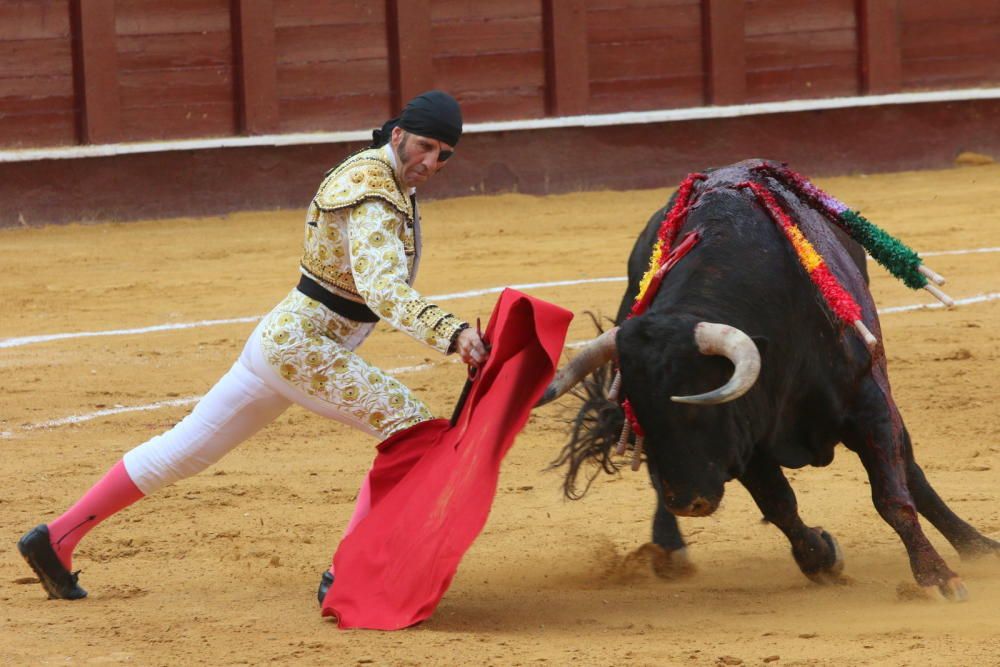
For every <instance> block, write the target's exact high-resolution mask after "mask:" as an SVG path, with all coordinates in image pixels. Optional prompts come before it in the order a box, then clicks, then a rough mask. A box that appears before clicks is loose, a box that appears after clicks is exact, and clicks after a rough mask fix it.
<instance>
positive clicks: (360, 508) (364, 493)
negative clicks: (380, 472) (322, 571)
mask: <svg viewBox="0 0 1000 667" xmlns="http://www.w3.org/2000/svg"><path fill="white" fill-rule="evenodd" d="M371 475H372V473H371V471H370V470H369V471H368V474H367V475H365V481H363V482H362V483H361V490H360V491H358V500H357V502H356V503H355V504H354V514H352V515H351V520H350V521H348V522H347V530H345V531H344V537H347V536H348V535H350V534H351V533H353V532H354V529H355V528H357V527H358V524H359V523H361V520H362V519H364V518H365V517H366V516H368V513H369V512H370V511H371V509H372V485H371ZM341 539H343V538H341ZM330 574H333V563H331V564H330Z"/></svg>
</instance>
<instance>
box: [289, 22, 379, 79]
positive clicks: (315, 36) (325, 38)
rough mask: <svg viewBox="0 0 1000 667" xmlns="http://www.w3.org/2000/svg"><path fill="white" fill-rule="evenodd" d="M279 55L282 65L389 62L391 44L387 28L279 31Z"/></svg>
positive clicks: (371, 25)
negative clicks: (370, 60)
mask: <svg viewBox="0 0 1000 667" xmlns="http://www.w3.org/2000/svg"><path fill="white" fill-rule="evenodd" d="M275 51H276V53H277V61H278V64H279V65H285V64H306V63H320V62H351V61H355V60H368V59H375V58H381V59H383V60H388V57H389V43H388V40H387V35H386V29H385V25H380V24H374V23H365V24H355V25H347V24H342V25H317V26H310V27H291V28H281V29H279V30H277V31H276V33H275ZM383 85H387V84H385V83H383Z"/></svg>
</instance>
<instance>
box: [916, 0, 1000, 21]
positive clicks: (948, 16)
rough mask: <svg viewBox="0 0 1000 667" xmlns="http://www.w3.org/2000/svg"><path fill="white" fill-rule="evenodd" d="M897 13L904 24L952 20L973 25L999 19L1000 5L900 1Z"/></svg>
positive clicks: (968, 0) (974, 0) (977, 0)
mask: <svg viewBox="0 0 1000 667" xmlns="http://www.w3.org/2000/svg"><path fill="white" fill-rule="evenodd" d="M899 11H900V18H901V20H902V21H903V23H904V24H906V23H914V22H921V21H926V22H933V23H937V22H939V21H954V20H964V21H969V22H970V23H974V22H977V21H980V20H988V19H991V18H992V19H995V18H1000V3H998V2H997V1H996V0H957V1H955V0H953V1H952V2H928V1H927V0H901V2H900V3H899Z"/></svg>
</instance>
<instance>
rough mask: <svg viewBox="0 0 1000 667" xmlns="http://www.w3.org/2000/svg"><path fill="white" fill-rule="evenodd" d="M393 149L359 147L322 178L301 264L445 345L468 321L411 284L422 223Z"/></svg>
mask: <svg viewBox="0 0 1000 667" xmlns="http://www.w3.org/2000/svg"><path fill="white" fill-rule="evenodd" d="M391 150H392V149H391V148H390V147H389V146H383V147H382V148H372V149H368V150H364V151H361V152H359V153H356V154H354V155H352V156H350V157H349V158H347V159H346V160H344V162H342V163H341V164H339V165H337V167H335V168H334V169H333V170H332V171H331V172H330V173H329V174H328V175H327V177H326V178H325V179H324V180H323V182H322V183H321V184H320V186H319V190H318V191H317V192H316V196H315V197H314V198H313V200H312V203H310V205H309V211H308V213H307V214H306V225H305V243H304V252H303V254H302V272H303V273H304V274H305V275H307V276H309V277H310V278H312V279H313V280H315V281H316V282H318V283H319V284H320V285H322V286H323V287H324V288H326V289H328V290H329V291H330V292H333V293H334V294H337V295H339V296H341V297H344V298H347V299H351V300H352V301H357V302H359V303H365V304H367V305H368V307H369V308H370V309H371V310H372V311H374V312H375V313H376V314H377V315H379V316H380V317H381V318H382V319H384V320H387V321H388V322H389V323H390V324H392V325H393V326H394V327H396V328H397V329H399V330H401V331H405V332H406V333H408V334H410V335H411V336H413V337H414V338H416V339H417V340H419V341H422V342H424V343H426V344H428V345H430V346H431V347H433V348H436V349H438V350H440V351H442V352H447V351H448V348H449V346H450V345H451V341H452V338H453V337H454V336H455V334H456V333H457V332H458V330H459V329H461V328H462V327H463V325H465V323H464V322H463V321H462V320H460V319H458V318H457V317H455V316H454V315H452V314H451V313H449V312H447V311H445V310H443V309H442V308H440V307H438V306H436V305H434V304H432V303H430V302H428V301H427V300H426V299H425V298H424V297H422V296H421V295H420V294H419V293H418V292H417V291H416V290H414V289H413V287H412V285H413V280H414V279H415V278H416V270H417V265H418V264H419V251H420V225H419V220H418V219H417V217H416V212H415V211H414V206H413V203H412V201H411V200H410V197H409V196H407V195H406V194H405V192H404V191H403V188H402V187H401V186H400V184H399V182H398V181H397V180H396V175H395V169H394V168H393V163H394V156H393V155H392V153H391Z"/></svg>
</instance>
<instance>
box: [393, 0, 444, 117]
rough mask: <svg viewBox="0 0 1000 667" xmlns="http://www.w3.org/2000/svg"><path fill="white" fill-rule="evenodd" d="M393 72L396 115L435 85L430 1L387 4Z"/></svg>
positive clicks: (394, 109)
mask: <svg viewBox="0 0 1000 667" xmlns="http://www.w3.org/2000/svg"><path fill="white" fill-rule="evenodd" d="M387 2H388V11H387V17H386V27H387V30H388V35H389V65H390V67H389V71H390V74H391V76H390V80H391V87H392V98H391V99H392V110H391V113H393V114H395V113H396V112H397V111H398V110H400V109H402V107H403V105H405V104H406V103H407V102H408V101H410V99H412V98H413V97H415V96H416V95H419V94H420V93H422V92H424V91H426V90H429V89H431V88H432V87H433V85H434V63H433V61H432V58H433V52H432V50H431V49H432V45H433V42H432V35H431V2H430V0H387Z"/></svg>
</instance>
